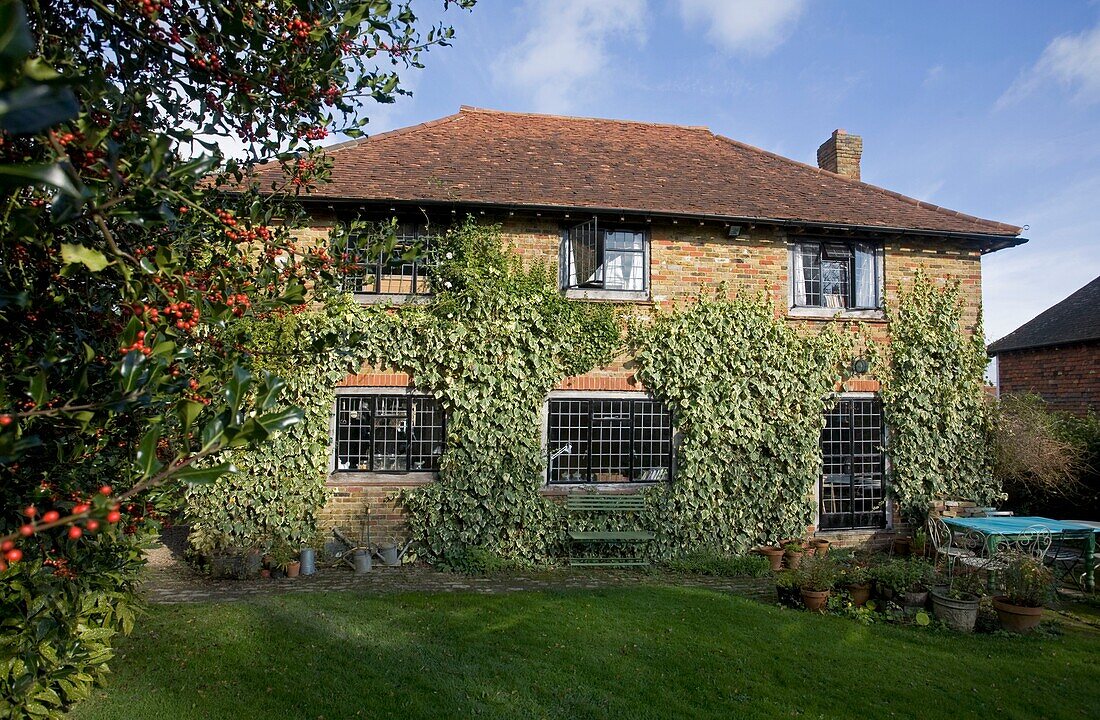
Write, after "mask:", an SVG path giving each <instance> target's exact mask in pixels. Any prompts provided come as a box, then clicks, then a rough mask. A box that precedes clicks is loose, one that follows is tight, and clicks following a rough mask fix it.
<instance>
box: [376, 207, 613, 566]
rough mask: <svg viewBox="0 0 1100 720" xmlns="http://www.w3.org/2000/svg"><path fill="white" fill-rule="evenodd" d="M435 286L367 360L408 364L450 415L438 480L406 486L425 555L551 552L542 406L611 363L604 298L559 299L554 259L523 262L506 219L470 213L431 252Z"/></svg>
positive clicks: (384, 334)
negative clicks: (563, 387)
mask: <svg viewBox="0 0 1100 720" xmlns="http://www.w3.org/2000/svg"><path fill="white" fill-rule="evenodd" d="M430 261H431V262H432V265H433V281H434V283H435V289H436V293H435V295H433V296H432V298H431V300H430V301H429V302H428V303H427V304H426V305H420V306H404V307H402V308H401V309H400V310H399V311H397V312H395V313H393V314H392V315H390V316H388V319H387V320H386V322H385V325H386V327H381V324H379V323H376V324H375V326H374V327H373V328H372V331H371V333H370V339H369V341H366V342H364V344H363V347H364V348H365V349H367V350H368V351H369V357H368V361H369V362H370V363H371V364H372V365H374V366H376V367H391V368H395V369H399V370H402V371H405V372H407V373H409V375H410V376H411V377H412V378H413V382H414V384H415V385H416V387H417V389H418V390H420V391H425V392H429V393H431V394H433V395H434V396H435V397H436V398H438V399H439V401H440V403H441V404H442V405H443V408H444V410H445V411H446V413H447V449H446V451H445V452H444V454H443V457H442V459H441V465H440V472H439V480H438V482H435V483H432V484H430V485H426V486H424V487H421V488H417V489H415V490H411V491H408V492H405V493H404V494H403V497H402V500H403V501H404V503H405V505H406V508H407V510H408V517H409V526H410V530H411V533H412V536H413V538H415V539H416V540H418V541H419V548H420V552H421V554H422V555H424V556H426V557H427V558H428V559H430V560H439V559H446V558H447V557H448V556H450V555H452V554H454V553H461V552H462V551H463V550H464V549H466V548H473V547H477V548H482V549H484V550H486V551H488V552H491V553H495V554H496V555H498V556H501V557H503V558H507V559H509V560H515V561H526V562H531V561H545V560H546V559H547V558H548V557H549V556H550V555H551V554H552V553H553V551H554V548H555V546H556V545H557V543H558V542H559V541H560V538H561V532H560V526H559V523H558V521H557V515H556V506H555V505H554V504H553V503H552V502H550V501H549V500H547V499H546V498H544V497H542V495H541V494H540V493H539V488H540V487H541V486H542V483H543V467H544V465H543V463H544V459H543V456H542V451H541V432H540V428H541V422H540V418H541V412H542V407H543V403H544V401H545V398H546V395H547V393H548V392H550V390H552V389H553V388H554V386H555V385H556V384H557V383H558V382H560V381H561V380H562V379H563V378H565V377H568V376H571V375H577V374H581V373H584V372H587V371H588V370H590V369H592V368H594V367H597V366H600V365H603V364H606V363H607V362H609V361H610V360H611V359H612V358H613V357H614V356H615V354H616V351H617V349H618V348H619V347H620V345H621V343H622V332H621V327H620V322H619V320H618V319H617V317H616V313H615V312H614V311H613V310H612V309H611V308H610V307H608V306H606V305H596V304H590V303H575V302H570V301H568V300H566V299H565V298H564V297H562V295H561V293H560V292H559V290H558V288H557V282H556V278H555V277H554V275H553V273H552V272H551V270H550V268H548V267H546V266H545V265H541V264H535V265H531V266H525V265H524V264H523V263H522V261H521V260H520V258H519V256H518V255H516V254H515V253H514V252H512V251H511V250H510V249H509V248H507V247H505V246H504V243H503V241H502V239H501V236H500V230H499V228H498V227H486V226H479V225H478V224H476V223H475V222H474V221H472V220H470V221H468V222H466V223H465V224H464V225H462V226H460V227H458V228H456V229H454V230H452V231H450V232H448V233H446V235H445V237H444V238H442V239H441V241H440V242H438V243H436V244H435V246H434V248H433V254H432V256H431V258H430Z"/></svg>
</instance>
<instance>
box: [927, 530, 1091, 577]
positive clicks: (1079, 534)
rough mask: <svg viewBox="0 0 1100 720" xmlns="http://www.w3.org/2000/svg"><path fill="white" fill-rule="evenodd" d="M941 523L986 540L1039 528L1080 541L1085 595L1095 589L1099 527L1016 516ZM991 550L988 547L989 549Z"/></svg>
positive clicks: (1021, 534)
mask: <svg viewBox="0 0 1100 720" xmlns="http://www.w3.org/2000/svg"><path fill="white" fill-rule="evenodd" d="M943 522H944V523H945V524H946V525H947V526H948V527H951V528H954V529H958V530H975V531H977V532H980V533H981V534H982V535H984V536H985V537H986V539H987V542H988V541H991V540H992V539H993V537H995V536H1002V537H1009V538H1013V537H1020V536H1023V535H1026V534H1027V531H1028V529H1029V528H1034V527H1042V528H1046V529H1047V530H1049V531H1050V534H1051V535H1059V536H1062V535H1064V536H1066V537H1073V538H1081V539H1083V540H1084V541H1085V587H1086V588H1088V591H1089V592H1093V591H1094V590H1095V589H1096V581H1095V577H1094V575H1095V569H1096V568H1095V562H1094V555H1095V553H1096V534H1097V533H1100V527H1096V526H1095V525H1093V524H1091V523H1080V522H1074V521H1073V520H1052V519H1050V518H1045V517H1034V516H1030V515H1020V516H1011V517H987V518H983V517H976V518H943ZM990 549H992V548H990Z"/></svg>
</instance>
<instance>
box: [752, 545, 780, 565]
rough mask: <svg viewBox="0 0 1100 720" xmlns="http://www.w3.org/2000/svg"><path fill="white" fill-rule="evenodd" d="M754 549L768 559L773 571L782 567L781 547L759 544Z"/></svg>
mask: <svg viewBox="0 0 1100 720" xmlns="http://www.w3.org/2000/svg"><path fill="white" fill-rule="evenodd" d="M756 550H757V552H759V553H760V554H761V555H763V556H764V557H766V558H767V559H768V563H769V564H770V565H771V568H772V570H773V571H775V570H782V569H783V548H781V547H778V546H776V545H761V546H760V547H758V548H757V549H756Z"/></svg>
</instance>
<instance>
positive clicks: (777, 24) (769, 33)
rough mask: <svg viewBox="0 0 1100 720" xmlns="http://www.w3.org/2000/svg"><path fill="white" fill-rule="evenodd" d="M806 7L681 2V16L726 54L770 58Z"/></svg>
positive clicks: (773, 0) (747, 0) (800, 2)
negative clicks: (769, 55)
mask: <svg viewBox="0 0 1100 720" xmlns="http://www.w3.org/2000/svg"><path fill="white" fill-rule="evenodd" d="M805 5H806V2H805V0H680V14H681V15H682V16H683V18H684V23H685V24H687V25H688V26H689V27H695V26H701V27H703V28H704V32H705V33H706V36H707V39H708V40H710V41H711V42H712V43H713V44H715V45H717V46H718V47H719V48H721V49H723V50H726V51H728V52H731V53H743V54H746V55H767V54H768V53H770V52H771V51H772V50H774V49H775V48H776V47H778V46H779V45H780V44H781V43H782V42H783V41H784V40H786V39H787V34H788V33H789V32H790V30H791V28H792V27H793V26H794V24H795V22H796V21H797V20H798V17H799V15H801V14H802V10H803V8H804V7H805Z"/></svg>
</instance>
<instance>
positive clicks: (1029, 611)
mask: <svg viewBox="0 0 1100 720" xmlns="http://www.w3.org/2000/svg"><path fill="white" fill-rule="evenodd" d="M993 609H994V610H996V611H997V617H998V618H1000V620H1001V627H1003V628H1004V629H1005V630H1010V631H1012V632H1018V633H1022V632H1027V631H1029V630H1034V629H1035V627H1036V626H1037V625H1038V624H1039V621H1040V620H1042V619H1043V608H1041V607H1024V606H1023V605H1013V604H1011V603H1009V602H1008V598H1006V597H1005V596H1003V595H998V596H997V597H995V598H993Z"/></svg>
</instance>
